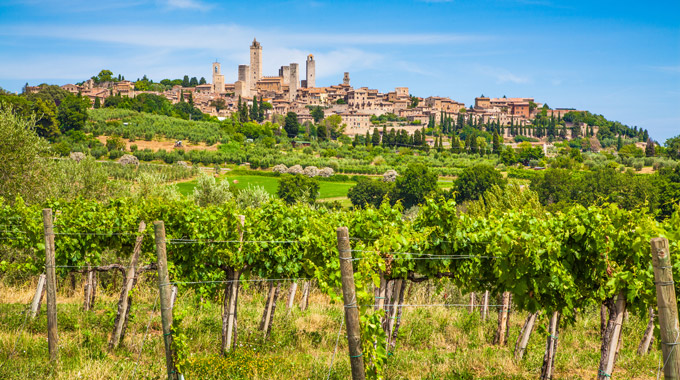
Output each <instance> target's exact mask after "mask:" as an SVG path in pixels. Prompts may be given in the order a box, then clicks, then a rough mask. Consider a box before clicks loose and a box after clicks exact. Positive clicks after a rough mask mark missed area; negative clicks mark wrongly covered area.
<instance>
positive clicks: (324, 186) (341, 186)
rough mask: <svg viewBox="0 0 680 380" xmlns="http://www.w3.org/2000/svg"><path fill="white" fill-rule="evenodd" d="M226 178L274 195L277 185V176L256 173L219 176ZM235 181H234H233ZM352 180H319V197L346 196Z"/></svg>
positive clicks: (187, 188) (182, 186) (186, 186)
mask: <svg viewBox="0 0 680 380" xmlns="http://www.w3.org/2000/svg"><path fill="white" fill-rule="evenodd" d="M221 179H222V180H228V181H229V185H230V186H233V187H235V188H237V189H245V188H247V187H248V186H262V187H263V188H264V189H265V191H267V192H268V193H269V194H272V195H274V196H275V195H276V190H277V189H278V186H279V177H263V176H257V175H229V173H227V174H225V175H223V176H222V177H221ZM234 181H236V183H234ZM354 185H355V183H354V182H325V181H319V199H326V198H341V197H343V198H344V197H347V191H349V189H350V187H352V186H354ZM194 187H196V180H192V181H187V182H180V183H178V184H177V189H178V190H179V192H180V193H182V194H184V195H189V194H191V193H192V192H193V191H194Z"/></svg>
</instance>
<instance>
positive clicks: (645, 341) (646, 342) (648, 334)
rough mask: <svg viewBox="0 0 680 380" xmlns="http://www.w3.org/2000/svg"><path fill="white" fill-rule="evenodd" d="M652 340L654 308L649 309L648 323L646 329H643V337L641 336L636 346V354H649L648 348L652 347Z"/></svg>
mask: <svg viewBox="0 0 680 380" xmlns="http://www.w3.org/2000/svg"><path fill="white" fill-rule="evenodd" d="M653 339H654V308H653V307H650V308H649V322H648V323H647V328H646V329H645V333H644V335H642V340H641V341H640V344H639V345H638V349H637V353H638V355H646V354H647V353H648V352H649V347H650V346H651V345H652V340H653Z"/></svg>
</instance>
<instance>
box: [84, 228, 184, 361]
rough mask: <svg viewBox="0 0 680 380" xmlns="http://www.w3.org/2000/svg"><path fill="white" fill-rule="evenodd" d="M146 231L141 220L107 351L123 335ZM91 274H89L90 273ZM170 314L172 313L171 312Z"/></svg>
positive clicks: (115, 345) (118, 342) (112, 347)
mask: <svg viewBox="0 0 680 380" xmlns="http://www.w3.org/2000/svg"><path fill="white" fill-rule="evenodd" d="M145 229H146V223H144V221H143V220H142V221H141V222H139V228H138V229H137V240H135V247H134V249H133V251H132V258H131V259H130V266H129V267H128V272H127V275H126V276H125V282H124V283H123V288H122V289H121V292H120V297H119V298H118V314H117V315H116V319H115V321H114V323H113V332H112V333H111V339H110V340H109V350H112V349H114V348H116V347H118V344H120V341H121V340H122V338H121V337H122V336H123V335H124V334H125V332H124V330H125V326H126V325H127V320H128V316H129V314H128V311H129V309H130V302H131V299H130V291H132V288H133V287H134V286H135V283H136V282H137V262H138V261H139V253H140V252H141V251H142V240H144V230H145ZM90 273H91V272H90ZM171 314H172V311H171Z"/></svg>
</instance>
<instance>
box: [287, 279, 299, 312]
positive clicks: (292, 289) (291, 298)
mask: <svg viewBox="0 0 680 380" xmlns="http://www.w3.org/2000/svg"><path fill="white" fill-rule="evenodd" d="M297 287H298V284H297V282H293V283H292V284H291V285H290V293H289V294H288V304H287V305H286V314H290V312H291V310H293V302H294V301H295V293H296V292H297Z"/></svg>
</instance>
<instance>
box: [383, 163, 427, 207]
mask: <svg viewBox="0 0 680 380" xmlns="http://www.w3.org/2000/svg"><path fill="white" fill-rule="evenodd" d="M436 190H437V174H436V173H433V172H431V171H430V170H429V169H428V167H427V166H425V165H423V164H417V163H416V164H410V165H409V166H408V168H406V170H405V171H404V172H403V173H402V174H401V175H400V176H399V177H397V180H396V181H395V184H394V187H393V188H392V190H391V191H390V194H389V195H390V200H391V201H392V202H397V201H400V202H401V203H402V205H403V206H404V207H405V208H407V209H408V208H411V207H413V206H415V205H417V204H420V203H422V202H423V201H424V200H425V198H426V197H427V196H429V195H431V194H432V193H434V192H435V191H436Z"/></svg>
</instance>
